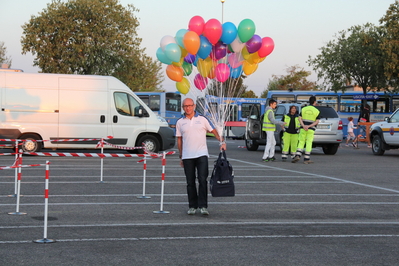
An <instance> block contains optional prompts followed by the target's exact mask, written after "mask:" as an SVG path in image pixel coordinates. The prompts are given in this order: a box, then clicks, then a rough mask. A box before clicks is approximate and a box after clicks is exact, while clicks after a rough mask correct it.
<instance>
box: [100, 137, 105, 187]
mask: <svg viewBox="0 0 399 266" xmlns="http://www.w3.org/2000/svg"><path fill="white" fill-rule="evenodd" d="M100 143H101V144H100V145H101V153H104V139H103V138H102V139H101V142H100ZM100 169H101V170H100V183H104V180H103V169H104V158H103V157H101V168H100Z"/></svg>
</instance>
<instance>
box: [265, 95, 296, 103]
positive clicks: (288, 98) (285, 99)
mask: <svg viewBox="0 0 399 266" xmlns="http://www.w3.org/2000/svg"><path fill="white" fill-rule="evenodd" d="M271 98H272V99H274V100H276V101H277V102H278V103H293V102H295V95H284V94H280V95H279V94H273V95H272V97H271ZM267 104H269V102H268V103H267Z"/></svg>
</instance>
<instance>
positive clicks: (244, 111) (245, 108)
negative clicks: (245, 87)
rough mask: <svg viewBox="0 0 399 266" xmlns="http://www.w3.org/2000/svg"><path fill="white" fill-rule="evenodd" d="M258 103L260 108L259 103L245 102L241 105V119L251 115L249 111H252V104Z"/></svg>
mask: <svg viewBox="0 0 399 266" xmlns="http://www.w3.org/2000/svg"><path fill="white" fill-rule="evenodd" d="M254 105H257V106H258V109H259V110H260V104H259V103H243V104H242V105H241V117H240V118H241V119H247V118H248V116H249V112H250V111H251V108H252V106H254Z"/></svg>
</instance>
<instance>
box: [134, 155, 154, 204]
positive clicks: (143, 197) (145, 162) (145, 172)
mask: <svg viewBox="0 0 399 266" xmlns="http://www.w3.org/2000/svg"><path fill="white" fill-rule="evenodd" d="M146 174H147V158H146V157H144V159H143V195H142V196H138V197H137V198H138V199H150V198H151V197H148V196H146V195H145V182H146V180H145V179H146Z"/></svg>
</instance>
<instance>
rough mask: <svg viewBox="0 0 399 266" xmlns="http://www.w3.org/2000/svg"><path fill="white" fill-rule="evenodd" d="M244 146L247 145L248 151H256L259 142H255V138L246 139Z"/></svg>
mask: <svg viewBox="0 0 399 266" xmlns="http://www.w3.org/2000/svg"><path fill="white" fill-rule="evenodd" d="M245 146H247V150H249V151H256V150H258V147H259V144H258V143H257V142H256V140H250V139H246V140H245Z"/></svg>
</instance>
